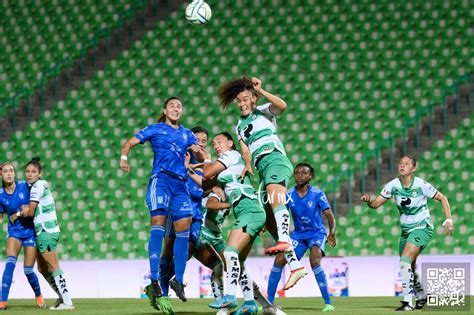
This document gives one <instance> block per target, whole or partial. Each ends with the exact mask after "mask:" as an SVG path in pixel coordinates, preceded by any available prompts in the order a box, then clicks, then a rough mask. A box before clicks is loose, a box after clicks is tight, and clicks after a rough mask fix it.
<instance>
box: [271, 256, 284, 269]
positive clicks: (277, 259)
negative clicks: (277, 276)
mask: <svg viewBox="0 0 474 315" xmlns="http://www.w3.org/2000/svg"><path fill="white" fill-rule="evenodd" d="M273 264H274V265H276V266H279V267H283V266H285V265H286V259H285V256H284V255H283V254H278V255H277V256H276V257H275V262H274V263H273Z"/></svg>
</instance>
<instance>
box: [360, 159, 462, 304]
mask: <svg viewBox="0 0 474 315" xmlns="http://www.w3.org/2000/svg"><path fill="white" fill-rule="evenodd" d="M415 171H416V160H415V158H414V157H413V156H411V155H405V156H403V157H402V159H401V160H400V162H399V163H398V173H399V176H398V177H397V178H395V179H393V180H391V181H390V182H388V183H387V184H386V185H385V186H384V188H383V189H382V191H381V192H380V195H378V196H377V198H375V199H374V200H371V198H370V195H368V194H365V195H363V196H362V197H361V201H363V202H366V203H367V204H368V206H369V207H370V208H372V209H376V208H378V207H380V206H382V205H383V204H384V203H385V202H387V200H389V199H391V198H392V197H393V198H395V203H396V204H397V208H398V211H399V212H400V225H401V228H402V234H401V236H400V245H399V253H400V269H401V275H402V287H403V296H404V301H402V302H401V303H402V305H401V306H400V307H399V308H397V309H396V310H397V311H412V310H414V309H421V308H423V306H424V305H425V304H426V301H427V299H426V294H424V292H423V289H422V286H421V283H420V277H419V276H418V275H417V274H416V272H415V267H416V259H417V257H418V256H419V255H420V253H421V252H422V251H423V249H424V248H425V247H426V246H427V245H428V243H429V242H430V240H431V237H432V235H433V223H432V221H431V217H430V212H429V210H428V206H427V204H426V203H427V198H430V199H435V200H437V201H439V202H441V205H442V207H443V211H444V214H445V216H446V219H445V220H444V222H443V226H444V227H445V228H446V234H447V235H451V234H452V233H453V229H454V228H453V220H452V219H451V209H450V206H449V202H448V199H447V198H446V197H445V196H444V195H443V194H442V193H441V192H439V191H438V190H437V189H435V188H434V187H433V186H432V185H431V184H430V183H428V182H427V181H425V180H423V179H421V178H419V177H416V176H415V175H414V173H415ZM413 297H415V298H416V305H415V307H413Z"/></svg>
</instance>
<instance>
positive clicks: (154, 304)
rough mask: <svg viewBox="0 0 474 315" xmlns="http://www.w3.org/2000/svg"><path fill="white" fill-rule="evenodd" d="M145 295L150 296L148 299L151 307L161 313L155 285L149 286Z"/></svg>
mask: <svg viewBox="0 0 474 315" xmlns="http://www.w3.org/2000/svg"><path fill="white" fill-rule="evenodd" d="M145 294H146V295H147V296H148V299H149V300H150V306H151V307H153V308H154V309H155V310H157V311H159V310H160V306H159V305H158V303H157V301H156V300H157V298H158V297H155V296H154V294H153V285H152V284H149V285H147V286H146V287H145Z"/></svg>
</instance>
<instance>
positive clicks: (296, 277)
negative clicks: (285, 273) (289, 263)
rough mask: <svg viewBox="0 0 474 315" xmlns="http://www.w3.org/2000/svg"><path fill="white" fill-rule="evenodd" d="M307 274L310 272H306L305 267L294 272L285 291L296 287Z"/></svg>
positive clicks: (286, 284)
mask: <svg viewBox="0 0 474 315" xmlns="http://www.w3.org/2000/svg"><path fill="white" fill-rule="evenodd" d="M307 274H308V272H307V271H306V269H305V268H304V267H301V268H298V269H295V270H292V271H291V274H290V277H289V278H288V281H286V283H285V286H284V287H283V290H288V289H290V288H292V287H294V286H295V284H296V283H297V282H298V281H299V280H300V279H301V278H303V277H304V276H306V275H307Z"/></svg>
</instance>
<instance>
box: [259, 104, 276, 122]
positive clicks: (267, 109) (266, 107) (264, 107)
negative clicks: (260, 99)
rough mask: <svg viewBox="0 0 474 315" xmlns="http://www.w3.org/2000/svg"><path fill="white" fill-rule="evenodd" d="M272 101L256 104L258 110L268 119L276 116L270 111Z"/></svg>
mask: <svg viewBox="0 0 474 315" xmlns="http://www.w3.org/2000/svg"><path fill="white" fill-rule="evenodd" d="M271 105H272V103H265V104H263V105H260V106H257V110H259V111H260V112H261V113H262V114H263V115H264V116H265V117H267V118H268V119H269V120H273V118H274V117H275V116H276V115H275V114H274V113H272V111H271V110H270V106H271Z"/></svg>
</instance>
